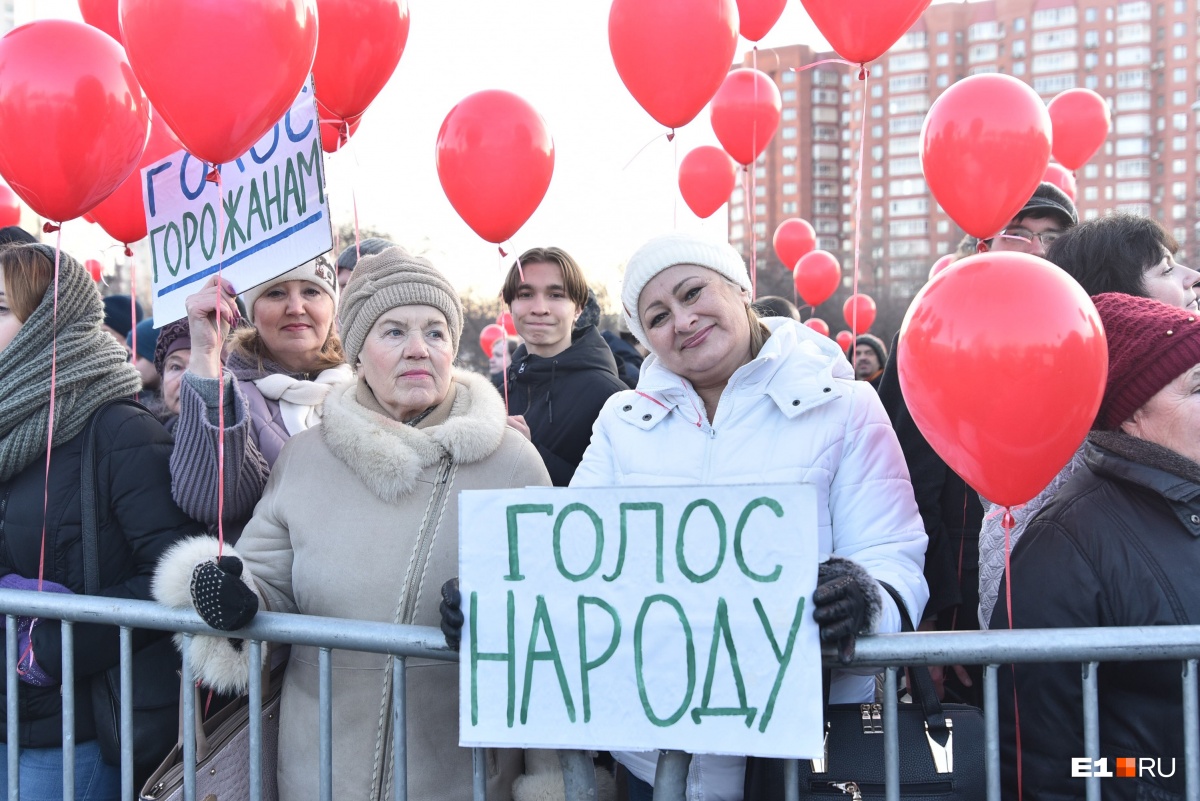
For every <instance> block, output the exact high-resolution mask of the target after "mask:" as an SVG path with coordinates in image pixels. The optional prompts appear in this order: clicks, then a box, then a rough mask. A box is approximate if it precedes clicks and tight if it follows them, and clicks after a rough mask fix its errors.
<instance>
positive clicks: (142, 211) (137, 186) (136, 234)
mask: <svg viewBox="0 0 1200 801" xmlns="http://www.w3.org/2000/svg"><path fill="white" fill-rule="evenodd" d="M181 147H182V145H180V144H179V141H178V140H177V139H176V138H175V135H174V134H172V133H171V131H170V129H168V128H167V124H166V123H165V122H164V121H163V119H162V117H159V116H154V117H153V118H151V121H150V140H149V141H148V142H146V149H145V150H144V151H143V152H142V158H141V160H140V161H139V162H138V166H137V169H136V170H134V171H133V172H132V173H131V174H130V175H129V177H128V178H126V179H125V182H124V183H122V184H121V185H120V186H119V187H117V190H116V191H115V192H113V193H112V194H111V195H109V196H108V197H106V198H105V199H104V200H103V201H101V203H100V205H98V206H96V207H95V208H94V209H92V210H91V212H90V216H91V218H92V221H94V222H97V223H99V224H100V227H101V228H103V229H104V230H105V231H106V232H107V233H108V235H109V236H111V237H112V238H113V239H115V240H117V241H118V242H124V243H125V244H126V245H128V244H129V243H131V242H137V241H138V240H139V239H142V238H143V237H145V236H146V207H145V206H144V205H143V203H142V170H143V169H144V168H146V167H148V166H150V165H151V164H153V163H154V162H156V161H158V160H159V159H162V158H166V157H167V156H169V155H171V154H172V153H174V152H175V151H177V150H179V149H180V148H181Z"/></svg>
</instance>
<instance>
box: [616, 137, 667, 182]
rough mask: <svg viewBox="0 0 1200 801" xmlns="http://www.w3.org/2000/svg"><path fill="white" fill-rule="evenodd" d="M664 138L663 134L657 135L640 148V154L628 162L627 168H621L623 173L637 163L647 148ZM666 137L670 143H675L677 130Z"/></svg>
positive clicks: (636, 154) (635, 154) (637, 153)
mask: <svg viewBox="0 0 1200 801" xmlns="http://www.w3.org/2000/svg"><path fill="white" fill-rule="evenodd" d="M662 136H663V134H655V135H654V138H653V139H651V140H650V141H649V142H647V143H646V144H644V145H642V146H641V147H640V148H638V152H636V153H634V154H633V158H631V159H630V160H629V161H628V162H626V164H625V166H624V167H622V168H621V172H624V171H625V170H628V169H629V165H630V164H633V162H635V161H637V157H638V156H640V155H642V153H643V152H645V150H646V148H648V147H650V145H652V144H654V143H655V142H657V141H658V140H659V139H660V138H662ZM666 137H667V141H668V142H673V141H675V130H674V129H671V132H670V133H668V134H666Z"/></svg>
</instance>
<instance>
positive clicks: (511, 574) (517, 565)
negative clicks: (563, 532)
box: [504, 503, 554, 581]
mask: <svg viewBox="0 0 1200 801" xmlns="http://www.w3.org/2000/svg"><path fill="white" fill-rule="evenodd" d="M505 514H506V515H507V516H508V575H507V576H505V577H504V580H505V581H524V580H525V577H524V576H522V575H521V557H520V554H519V553H518V552H517V515H532V514H542V515H552V514H554V507H553V506H551V505H550V504H548V503H518V504H516V505H515V506H510V507H508V509H506V510H505Z"/></svg>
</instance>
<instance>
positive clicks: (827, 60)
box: [788, 58, 863, 72]
mask: <svg viewBox="0 0 1200 801" xmlns="http://www.w3.org/2000/svg"><path fill="white" fill-rule="evenodd" d="M822 64H845V65H846V66H847V67H859V68H860V69H861V68H862V67H863V65H862V64H856V63H855V62H853V61H846V60H845V59H844V58H823V59H821V60H820V61H814V62H813V63H811V64H805V65H804V66H802V67H788V70H789V71H790V72H804V71H805V70H811V69H812V68H813V67H819V66H821V65H822Z"/></svg>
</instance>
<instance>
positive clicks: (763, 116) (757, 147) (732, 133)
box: [709, 69, 783, 164]
mask: <svg viewBox="0 0 1200 801" xmlns="http://www.w3.org/2000/svg"><path fill="white" fill-rule="evenodd" d="M782 108H783V102H782V101H781V100H780V97H779V87H777V86H776V85H775V82H774V81H772V80H771V76H769V75H767V74H766V73H765V72H763V71H761V70H755V69H737V70H733V71H732V72H730V73H729V75H728V76H726V78H725V81H724V83H722V84H721V88H720V89H718V90H717V94H716V96H714V97H713V99H712V107H711V109H710V111H709V114H710V115H711V117H712V128H713V133H715V134H716V135H717V140H718V141H719V142H720V143H721V147H723V148H725V152H726V153H728V154H729V155H731V156H733V160H734V161H736V162H737V163H738V164H752V163H754V160H755V159H756V158H758V155H759V154H760V153H762V152H763V151H764V150H766V149H767V145H768V144H769V143H770V141H771V137H773V136H774V135H775V131H776V130H777V129H778V128H779V115H780V113H781V110H782Z"/></svg>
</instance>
